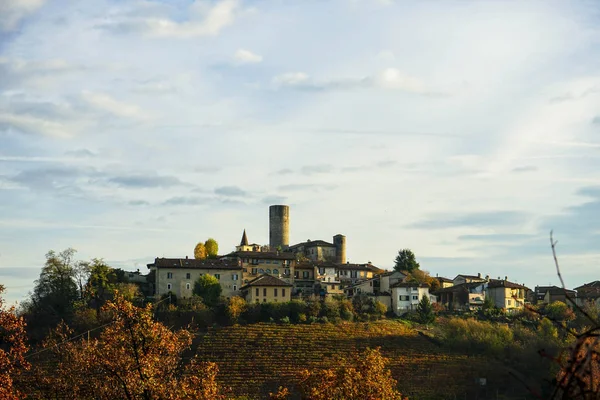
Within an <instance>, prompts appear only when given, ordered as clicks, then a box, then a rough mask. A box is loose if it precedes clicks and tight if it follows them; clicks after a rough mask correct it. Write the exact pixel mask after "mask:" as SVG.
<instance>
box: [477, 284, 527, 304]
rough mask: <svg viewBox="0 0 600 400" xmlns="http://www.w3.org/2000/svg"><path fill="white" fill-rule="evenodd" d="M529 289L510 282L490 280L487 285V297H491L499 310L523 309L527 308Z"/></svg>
mask: <svg viewBox="0 0 600 400" xmlns="http://www.w3.org/2000/svg"><path fill="white" fill-rule="evenodd" d="M526 290H527V288H526V287H525V286H523V285H519V284H518V283H514V282H509V281H508V280H506V279H504V280H498V279H490V281H489V282H488V284H487V289H486V297H489V298H490V299H492V301H493V302H494V305H495V306H496V307H498V308H503V309H505V310H513V309H521V308H523V307H524V306H525V292H526Z"/></svg>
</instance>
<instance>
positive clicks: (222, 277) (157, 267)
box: [148, 257, 242, 299]
mask: <svg viewBox="0 0 600 400" xmlns="http://www.w3.org/2000/svg"><path fill="white" fill-rule="evenodd" d="M148 268H149V269H150V270H151V271H155V279H156V281H155V288H156V289H155V296H156V297H160V296H162V295H164V294H167V293H169V292H171V293H173V294H175V296H177V297H178V298H182V299H184V298H190V297H192V296H193V292H194V282H195V281H196V280H197V279H198V278H199V277H200V276H201V275H205V274H209V275H212V276H214V277H215V278H217V279H218V280H219V283H220V284H221V289H222V292H221V295H222V296H223V297H226V298H229V297H231V296H239V295H240V288H241V286H242V266H241V265H240V264H239V263H238V262H237V260H224V259H206V260H196V259H193V258H191V259H188V258H187V257H186V258H156V259H154V262H153V263H152V264H148Z"/></svg>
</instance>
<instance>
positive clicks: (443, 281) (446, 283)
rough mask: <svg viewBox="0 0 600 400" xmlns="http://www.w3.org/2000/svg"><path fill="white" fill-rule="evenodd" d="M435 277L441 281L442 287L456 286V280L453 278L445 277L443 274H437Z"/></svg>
mask: <svg viewBox="0 0 600 400" xmlns="http://www.w3.org/2000/svg"><path fill="white" fill-rule="evenodd" d="M435 279H437V281H438V282H439V283H440V288H441V289H443V288H447V287H450V286H454V281H453V280H452V279H449V278H444V277H442V276H436V277H435Z"/></svg>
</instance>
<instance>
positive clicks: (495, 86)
mask: <svg viewBox="0 0 600 400" xmlns="http://www.w3.org/2000/svg"><path fill="white" fill-rule="evenodd" d="M599 19H600V5H599V4H596V3H594V2H585V1H581V2H569V3H566V2H561V1H531V2H526V3H525V2H509V3H507V2H478V3H458V2H452V3H449V2H441V1H437V2H428V3H421V2H395V1H393V0H331V1H326V2H304V3H302V4H301V5H300V4H297V3H286V2H264V1H258V0H246V1H242V0H239V1H236V0H216V1H212V0H211V1H184V0H177V1H174V2H164V1H119V2H117V1H112V0H94V1H90V2H85V3H84V4H74V3H72V2H68V1H65V0H57V1H49V0H36V1H30V0H15V1H13V2H11V3H10V4H7V5H1V6H0V143H2V145H1V146H0V199H1V200H0V283H2V284H4V285H5V286H7V291H6V293H5V294H6V300H7V302H8V303H13V302H15V301H17V300H19V301H21V300H23V299H24V298H25V297H26V295H27V292H28V291H29V290H31V289H33V283H32V282H33V280H35V279H37V278H38V277H39V272H40V270H41V268H42V266H43V265H44V261H45V258H44V255H45V254H46V252H48V251H49V250H55V251H61V250H64V249H66V248H68V247H72V248H74V249H76V250H77V251H78V252H77V254H76V258H77V259H84V260H88V259H90V258H93V257H98V258H104V259H105V260H106V262H107V263H108V264H109V265H111V266H114V267H118V268H123V269H125V270H135V269H137V268H139V269H140V271H141V272H144V273H146V270H147V268H146V263H148V262H151V261H152V260H154V258H155V257H162V256H164V257H182V258H183V257H185V256H186V255H187V256H193V248H194V246H195V244H196V243H198V242H199V241H204V240H206V239H207V238H209V237H213V238H215V239H216V240H217V241H218V242H219V246H220V253H225V252H228V251H229V250H231V249H233V247H234V246H235V245H236V244H237V243H238V242H239V240H240V237H241V235H242V232H243V230H244V229H246V232H247V234H248V239H249V241H250V242H256V243H260V244H266V243H268V239H269V232H268V206H269V205H270V204H287V205H289V206H290V243H291V244H294V243H298V242H302V241H305V240H306V239H311V240H316V239H322V240H326V241H330V240H331V238H332V237H333V236H334V235H336V234H338V233H341V234H343V235H345V236H346V238H347V255H348V259H349V260H350V261H351V262H357V263H366V262H367V261H371V262H372V263H373V264H374V265H376V266H379V267H381V268H383V269H391V268H392V267H393V260H394V258H395V256H396V254H397V252H398V250H401V249H404V248H408V249H411V250H412V251H413V252H414V253H415V255H416V258H417V260H418V261H419V262H420V264H421V268H422V269H423V270H426V271H429V272H430V273H431V275H432V276H435V275H436V274H439V276H445V277H448V278H453V277H454V276H456V275H458V274H472V275H476V274H477V273H481V274H482V275H483V276H485V275H490V277H497V276H500V277H504V276H508V278H509V280H511V281H514V282H518V283H525V284H526V286H528V287H529V288H531V289H533V287H535V286H536V285H539V286H542V285H547V284H549V283H550V284H551V285H559V281H558V277H557V275H556V268H555V266H554V261H553V258H552V252H551V248H550V239H549V234H550V231H551V230H553V231H554V238H555V240H557V241H558V246H557V252H558V259H559V262H560V265H561V272H562V274H563V277H564V279H565V283H566V285H567V287H568V288H570V289H572V288H574V287H577V286H580V285H582V284H584V283H587V282H590V281H594V280H598V279H600V276H599V274H598V270H599V268H598V265H599V261H600V251H599V250H598V243H599V240H600V228H599V226H600V224H599V223H598V215H600V173H599V172H598V171H599V170H600V168H598V167H599V166H600V163H599V161H600V153H599V149H600V140H599V139H598V135H599V134H600V107H598V105H597V104H599V101H598V100H599V99H598V98H599V96H600V74H598V72H597V71H598V70H599V67H600V52H599V51H598V49H599V46H600V28H598V26H599V25H598V21H599ZM359 26H360V27H361V29H357V27H359ZM448 275H451V276H448Z"/></svg>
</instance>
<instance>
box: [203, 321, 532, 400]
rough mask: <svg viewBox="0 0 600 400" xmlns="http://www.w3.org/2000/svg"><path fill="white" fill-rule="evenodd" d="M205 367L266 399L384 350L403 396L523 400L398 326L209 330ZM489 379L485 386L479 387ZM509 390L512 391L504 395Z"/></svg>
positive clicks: (515, 389)
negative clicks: (301, 377) (337, 361)
mask: <svg viewBox="0 0 600 400" xmlns="http://www.w3.org/2000/svg"><path fill="white" fill-rule="evenodd" d="M196 342H197V345H198V347H197V353H198V355H199V356H200V358H201V359H203V360H207V361H214V362H217V363H218V364H219V367H220V373H219V380H220V383H221V384H223V385H224V386H229V387H231V389H232V390H233V393H234V394H236V395H243V394H246V395H249V396H254V397H255V398H265V396H266V395H267V394H268V393H269V391H276V390H277V387H278V386H279V385H286V386H288V387H290V388H291V389H293V384H294V383H296V382H297V379H296V376H297V373H298V372H299V371H300V370H302V369H305V368H308V369H312V368H319V367H321V368H322V367H324V366H325V367H327V366H331V365H332V362H333V360H334V358H335V357H336V356H344V355H346V354H350V353H351V352H355V351H358V350H362V349H364V348H366V347H378V346H379V347H381V350H382V353H383V355H385V356H386V357H389V358H390V360H391V364H390V369H391V370H392V374H393V376H394V378H395V379H397V380H398V382H399V389H400V390H401V392H402V393H403V394H405V395H408V396H410V398H411V399H413V400H414V399H465V398H466V399H475V398H479V399H483V398H501V397H498V396H501V395H507V396H509V397H503V398H512V396H513V395H517V394H518V393H520V394H521V396H520V397H519V398H524V397H523V395H522V393H523V389H522V387H521V386H519V384H518V383H517V382H515V381H514V380H513V379H512V378H510V377H509V375H508V373H507V372H506V371H505V369H504V368H502V366H500V365H499V364H497V363H495V362H492V361H490V360H487V359H485V358H483V357H469V356H466V355H462V354H457V353H455V352H452V351H449V350H445V349H443V348H441V347H439V346H438V345H436V344H434V343H432V342H430V341H429V340H428V339H426V338H424V337H422V336H420V335H419V334H418V332H417V331H415V330H413V329H410V328H408V327H407V326H406V325H403V324H402V323H400V322H398V321H378V322H370V323H345V324H340V325H334V324H312V325H277V324H254V325H242V326H232V327H219V328H211V329H209V331H208V333H206V334H203V335H202V336H201V337H199V338H198V339H197V340H196ZM479 378H486V380H487V385H486V386H480V385H478V380H479ZM507 388H510V389H507Z"/></svg>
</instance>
